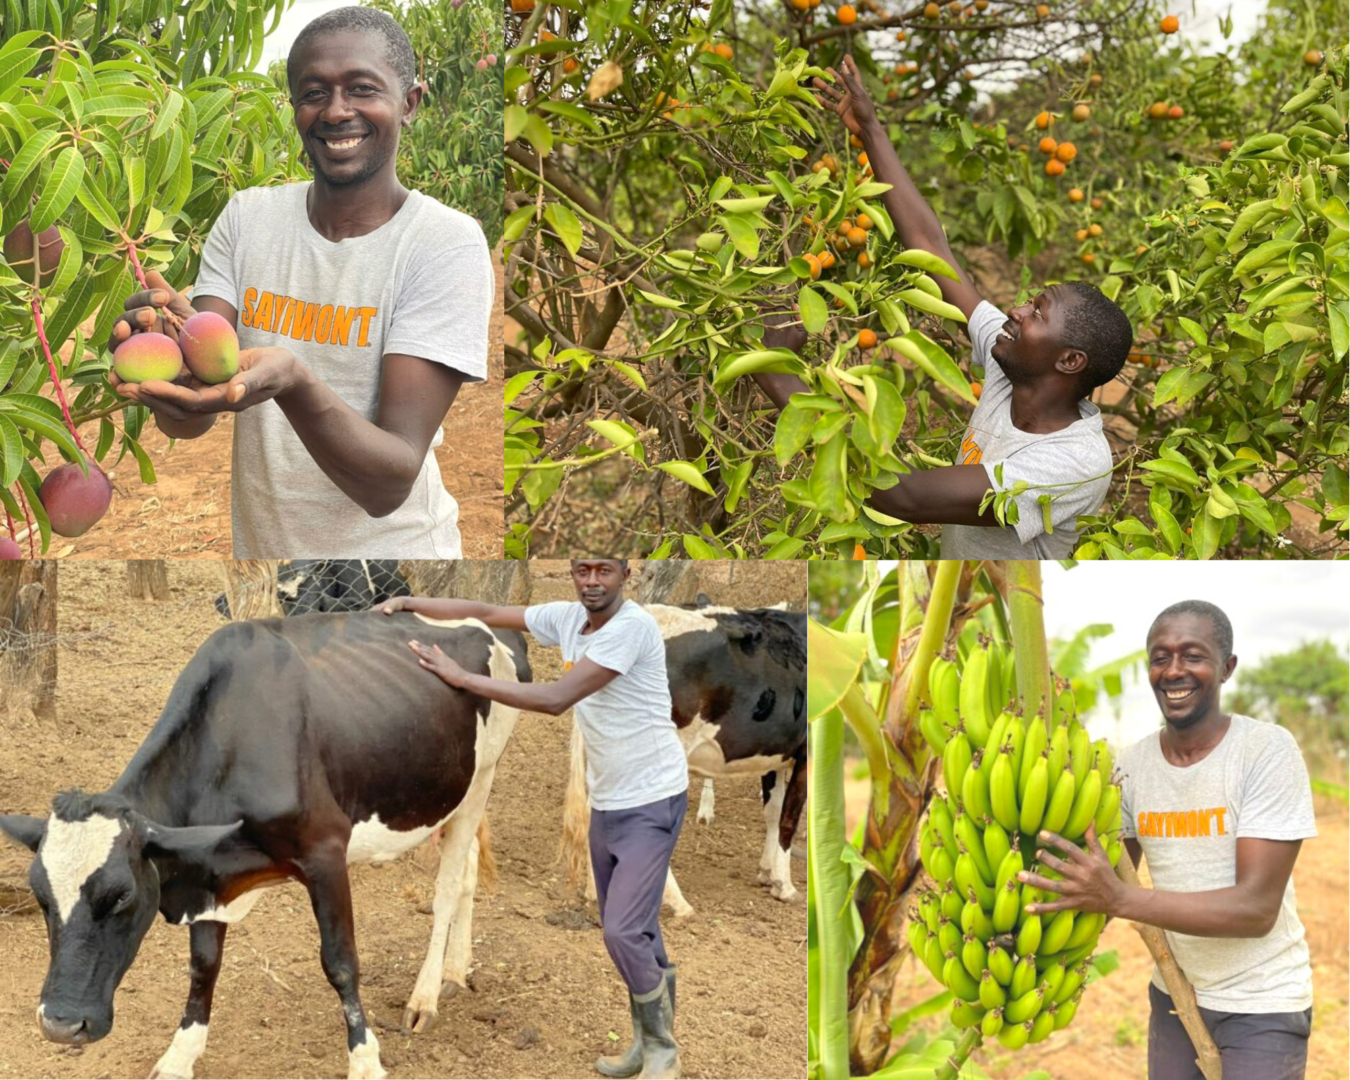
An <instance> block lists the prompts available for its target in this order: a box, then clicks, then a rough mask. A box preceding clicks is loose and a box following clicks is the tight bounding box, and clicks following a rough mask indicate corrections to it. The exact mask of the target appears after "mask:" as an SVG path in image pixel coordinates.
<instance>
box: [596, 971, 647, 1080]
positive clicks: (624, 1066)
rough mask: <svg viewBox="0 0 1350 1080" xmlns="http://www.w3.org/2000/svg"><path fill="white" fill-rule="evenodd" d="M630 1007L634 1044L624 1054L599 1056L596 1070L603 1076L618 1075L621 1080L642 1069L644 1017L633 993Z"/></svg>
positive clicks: (629, 996) (630, 995) (630, 993)
mask: <svg viewBox="0 0 1350 1080" xmlns="http://www.w3.org/2000/svg"><path fill="white" fill-rule="evenodd" d="M628 1007H629V1011H630V1012H631V1013H632V1017H633V1045H632V1046H630V1047H629V1048H628V1049H627V1050H626V1051H624V1053H622V1054H610V1055H607V1056H605V1057H601V1058H597V1059H596V1062H595V1071H596V1072H598V1073H599V1074H600V1075H601V1076H613V1077H618V1078H620V1080H625V1078H627V1077H630V1076H636V1075H637V1074H638V1073H639V1072H641V1071H642V1018H641V1017H640V1016H639V1015H638V1007H637V1002H636V1001H634V1000H633V994H632V992H631V991H630V992H629V994H628Z"/></svg>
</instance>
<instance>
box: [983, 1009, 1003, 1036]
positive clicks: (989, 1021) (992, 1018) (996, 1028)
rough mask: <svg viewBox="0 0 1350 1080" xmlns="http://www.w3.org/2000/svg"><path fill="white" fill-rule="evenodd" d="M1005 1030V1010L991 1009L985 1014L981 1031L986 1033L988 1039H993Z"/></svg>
mask: <svg viewBox="0 0 1350 1080" xmlns="http://www.w3.org/2000/svg"><path fill="white" fill-rule="evenodd" d="M1002 1030H1003V1010H1002V1009H999V1008H993V1009H990V1010H989V1011H988V1012H987V1013H985V1014H984V1019H983V1020H981V1021H980V1031H982V1032H983V1033H984V1037H985V1038H986V1039H992V1038H993V1037H994V1036H995V1035H997V1034H998V1033H999V1032H1000V1031H1002Z"/></svg>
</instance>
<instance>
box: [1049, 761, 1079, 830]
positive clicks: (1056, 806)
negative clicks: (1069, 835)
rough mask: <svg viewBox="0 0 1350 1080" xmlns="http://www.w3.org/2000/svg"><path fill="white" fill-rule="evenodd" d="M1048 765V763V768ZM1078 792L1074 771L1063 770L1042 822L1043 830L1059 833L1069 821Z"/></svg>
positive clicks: (1060, 772)
mask: <svg viewBox="0 0 1350 1080" xmlns="http://www.w3.org/2000/svg"><path fill="white" fill-rule="evenodd" d="M1048 764H1049V763H1048V762H1047V766H1048ZM1077 790H1078V785H1077V782H1076V781H1075V780H1074V778H1073V770H1072V769H1061V770H1060V771H1059V780H1058V781H1056V783H1055V788H1054V793H1053V794H1052V795H1051V796H1050V805H1049V806H1047V807H1046V809H1045V818H1044V819H1043V820H1042V821H1041V828H1042V829H1045V830H1046V831H1047V832H1052V833H1057V832H1059V830H1060V829H1062V828H1063V827H1064V823H1065V822H1066V821H1068V820H1069V812H1070V811H1071V810H1072V809H1073V797H1074V794H1075V793H1076V792H1077Z"/></svg>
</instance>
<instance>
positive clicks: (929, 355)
mask: <svg viewBox="0 0 1350 1080" xmlns="http://www.w3.org/2000/svg"><path fill="white" fill-rule="evenodd" d="M886 346H887V347H888V348H891V349H894V350H895V351H896V352H898V353H900V355H901V356H904V357H906V358H907V359H909V360H911V361H913V363H914V365H915V366H916V367H918V368H919V369H920V370H921V371H922V372H923V373H924V374H926V375H927V376H928V377H929V378H930V379H932V380H933V381H934V382H936V383H938V384H940V385H941V386H945V387H946V388H947V389H948V390H950V391H951V392H952V393H953V394H955V395H956V396H957V397H959V398H961V399H962V400H963V401H968V402H970V403H971V404H972V405H974V404H975V393H974V391H973V390H971V388H970V381H969V380H968V379H967V378H966V377H965V375H964V373H962V371H961V369H960V368H959V367H957V366H956V362H955V361H954V360H953V359H952V358H951V357H950V356H948V355H947V350H946V349H944V348H943V347H942V346H941V345H939V344H937V342H935V341H930V340H929V339H928V338H927V337H925V336H924V335H923V334H921V333H919V331H917V330H911V331H909V333H907V334H905V335H903V336H902V337H898V338H890V339H889V340H887V342H886Z"/></svg>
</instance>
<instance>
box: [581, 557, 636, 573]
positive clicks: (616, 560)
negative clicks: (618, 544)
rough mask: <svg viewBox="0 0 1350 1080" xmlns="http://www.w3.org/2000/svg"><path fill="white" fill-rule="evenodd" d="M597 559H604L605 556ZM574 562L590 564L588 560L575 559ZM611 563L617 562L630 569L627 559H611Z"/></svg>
mask: <svg viewBox="0 0 1350 1080" xmlns="http://www.w3.org/2000/svg"><path fill="white" fill-rule="evenodd" d="M597 558H604V556H603V555H601V556H597ZM572 561H573V562H588V561H589V560H587V559H573V560H572ZM609 561H610V562H616V563H618V564H619V565H620V566H622V567H623V568H624V569H625V570H627V569H628V560H627V559H610V560H609Z"/></svg>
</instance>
